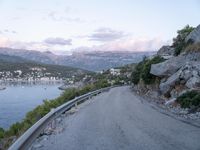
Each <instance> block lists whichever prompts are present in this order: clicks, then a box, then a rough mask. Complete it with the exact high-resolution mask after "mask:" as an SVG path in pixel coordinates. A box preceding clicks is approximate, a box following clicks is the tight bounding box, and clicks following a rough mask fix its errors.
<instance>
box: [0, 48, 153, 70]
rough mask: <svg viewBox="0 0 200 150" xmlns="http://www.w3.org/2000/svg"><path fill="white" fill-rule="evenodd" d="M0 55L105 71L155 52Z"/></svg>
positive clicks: (7, 52) (11, 52)
mask: <svg viewBox="0 0 200 150" xmlns="http://www.w3.org/2000/svg"><path fill="white" fill-rule="evenodd" d="M0 54H4V55H10V56H18V57H21V58H24V59H27V60H32V61H36V62H40V63H45V64H54V65H65V66H71V67H75V68H82V69H85V70H91V71H101V70H107V69H109V68H114V67H118V66H124V65H126V64H131V63H138V62H139V61H141V60H142V59H143V57H144V56H151V55H154V54H155V52H127V51H121V52H112V51H105V52H104V51H94V52H74V53H72V55H70V56H68V55H55V54H53V53H51V52H50V51H47V52H39V51H34V50H23V49H11V48H0Z"/></svg>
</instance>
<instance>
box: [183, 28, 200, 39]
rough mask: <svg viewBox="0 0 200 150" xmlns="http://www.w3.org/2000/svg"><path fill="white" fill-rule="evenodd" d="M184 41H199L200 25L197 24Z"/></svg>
mask: <svg viewBox="0 0 200 150" xmlns="http://www.w3.org/2000/svg"><path fill="white" fill-rule="evenodd" d="M185 42H186V43H198V42H200V25H198V26H197V27H196V28H195V29H194V30H193V31H192V32H191V33H190V34H189V35H188V36H187V38H186V39H185Z"/></svg>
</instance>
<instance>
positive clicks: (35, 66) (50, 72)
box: [0, 55, 90, 80]
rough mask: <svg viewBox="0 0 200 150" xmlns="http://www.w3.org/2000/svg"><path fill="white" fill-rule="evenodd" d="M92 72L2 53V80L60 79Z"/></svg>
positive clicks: (0, 72)
mask: <svg viewBox="0 0 200 150" xmlns="http://www.w3.org/2000/svg"><path fill="white" fill-rule="evenodd" d="M87 73H90V72H89V71H86V70H83V69H77V68H73V67H67V66H61V65H50V64H42V63H37V62H34V61H28V60H26V59H23V58H21V57H17V56H8V55H0V79H1V80H19V79H24V80H38V79H44V80H47V79H51V80H59V79H65V78H71V77H72V76H81V75H84V74H87Z"/></svg>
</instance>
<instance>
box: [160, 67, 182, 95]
mask: <svg viewBox="0 0 200 150" xmlns="http://www.w3.org/2000/svg"><path fill="white" fill-rule="evenodd" d="M180 75H181V70H179V71H177V72H176V73H175V74H173V75H172V76H170V77H169V78H168V79H167V81H165V82H163V83H161V84H160V86H159V88H160V91H161V93H162V94H167V93H169V92H170V91H171V90H172V89H173V87H174V86H175V84H176V83H177V82H179V81H180Z"/></svg>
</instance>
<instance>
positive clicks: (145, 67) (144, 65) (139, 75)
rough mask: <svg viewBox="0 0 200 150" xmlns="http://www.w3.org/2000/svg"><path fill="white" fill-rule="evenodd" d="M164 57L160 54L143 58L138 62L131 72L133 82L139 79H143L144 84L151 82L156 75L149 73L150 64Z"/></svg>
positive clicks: (137, 81)
mask: <svg viewBox="0 0 200 150" xmlns="http://www.w3.org/2000/svg"><path fill="white" fill-rule="evenodd" d="M163 61H164V59H163V58H162V57H160V56H156V57H154V58H152V59H146V58H145V59H144V60H143V61H142V62H140V63H138V64H137V65H136V67H135V69H134V70H133V72H132V74H131V80H132V82H133V83H134V84H138V83H139V81H140V80H142V81H144V83H145V84H152V83H154V82H155V80H156V76H154V75H152V74H150V69H151V65H152V64H157V63H160V62H163Z"/></svg>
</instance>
